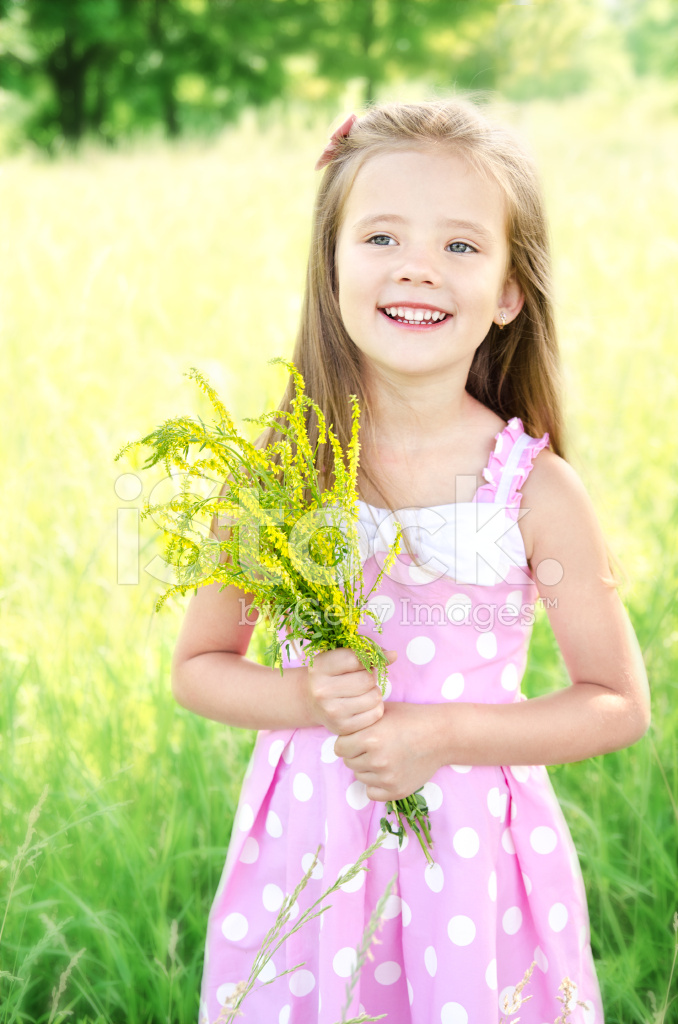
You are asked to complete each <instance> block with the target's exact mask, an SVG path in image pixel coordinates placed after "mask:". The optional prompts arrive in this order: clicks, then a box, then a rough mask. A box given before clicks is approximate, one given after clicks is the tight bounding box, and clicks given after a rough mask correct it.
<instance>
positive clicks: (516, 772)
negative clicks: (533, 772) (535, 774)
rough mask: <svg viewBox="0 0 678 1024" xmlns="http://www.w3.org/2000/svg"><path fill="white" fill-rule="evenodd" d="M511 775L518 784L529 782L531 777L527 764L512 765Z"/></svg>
mask: <svg viewBox="0 0 678 1024" xmlns="http://www.w3.org/2000/svg"><path fill="white" fill-rule="evenodd" d="M511 775H512V776H513V778H514V779H515V780H516V782H527V780H528V779H529V777H530V769H529V767H528V765H526V764H514V765H511Z"/></svg>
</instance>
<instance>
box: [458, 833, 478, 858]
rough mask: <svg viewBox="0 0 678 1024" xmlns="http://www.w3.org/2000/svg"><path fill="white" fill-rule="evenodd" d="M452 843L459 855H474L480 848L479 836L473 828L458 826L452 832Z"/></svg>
mask: <svg viewBox="0 0 678 1024" xmlns="http://www.w3.org/2000/svg"><path fill="white" fill-rule="evenodd" d="M452 845H453V846H454V848H455V850H456V851H457V853H458V854H459V856H460V857H475V855H476V854H477V852H478V850H479V849H480V838H479V836H478V833H477V832H476V830H475V829H474V828H468V827H467V828H460V829H459V831H458V832H455V833H454V838H453V840H452Z"/></svg>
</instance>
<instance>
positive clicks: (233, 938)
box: [200, 417, 603, 1024]
mask: <svg viewBox="0 0 678 1024" xmlns="http://www.w3.org/2000/svg"><path fill="white" fill-rule="evenodd" d="M548 440H549V439H548V434H545V435H544V436H543V437H542V438H539V439H537V438H533V437H530V436H529V435H528V434H526V433H525V431H524V429H523V424H522V422H521V420H520V419H518V418H517V417H514V418H513V419H512V420H510V421H509V423H508V425H507V426H506V427H505V428H504V430H503V431H501V433H499V434H497V435H496V446H495V449H494V452H493V453H492V454H491V456H490V461H489V464H488V466H487V468H486V469H485V470H484V471H483V477H484V480H485V483H484V484H483V485H482V486H481V487H480V488H479V489H478V490H477V491H476V493H475V495H474V497H473V500H472V501H469V502H461V503H456V504H450V505H443V506H436V507H433V508H423V509H421V508H420V509H400V510H398V512H397V514H396V515H395V516H393V515H391V514H390V513H389V512H388V511H387V510H384V509H377V508H374V507H372V506H369V505H366V504H365V503H363V502H361V504H360V523H361V529H362V530H363V533H364V537H363V540H364V542H365V556H366V557H365V560H364V576H365V592H367V591H368V590H369V589H370V587H371V586H372V583H373V581H374V579H375V578H376V575H377V573H378V571H379V568H380V567H381V565H382V564H383V559H384V555H385V552H386V551H387V550H388V547H389V545H390V543H391V541H392V539H393V536H394V533H395V523H396V521H397V522H400V523H401V524H402V525H403V527H406V526H409V527H411V529H410V530H409V534H408V535H409V537H410V540H411V545H412V547H413V549H414V550H415V551H416V553H417V562H416V563H413V562H412V560H411V559H410V557H409V556H408V555H407V553H405V552H404V549H403V553H402V554H400V555H399V557H398V561H397V562H396V565H395V566H394V568H393V570H392V571H391V573H390V575H389V576H387V577H385V578H384V580H383V581H382V584H381V585H380V588H379V592H378V593H375V594H374V595H373V597H372V599H371V601H372V605H373V607H375V608H376V609H378V611H379V615H380V618H381V621H382V623H383V632H382V633H381V634H379V633H378V632H377V631H376V629H375V627H374V624H373V622H372V620H370V619H368V622H367V623H366V624H365V625H364V626H363V627H361V629H362V631H363V632H364V633H365V634H369V635H374V636H375V638H376V639H377V640H378V641H379V642H380V643H381V644H382V645H383V647H385V648H386V649H393V650H397V651H398V659H397V661H396V662H395V663H394V664H393V665H392V666H391V667H390V669H389V682H388V687H387V694H386V698H385V699H386V700H392V701H404V702H409V703H420V704H445V703H448V702H454V701H471V702H474V703H493V704H507V703H510V702H512V701H519V700H525V699H527V698H526V697H525V696H524V695H523V694H521V690H520V683H521V679H522V676H523V672H524V669H525V664H526V658H527V648H528V643H529V639H530V634H531V631H532V625H533V621H534V605H535V602H536V600H537V598H538V592H537V588H536V585H535V582H534V579H533V577H532V575H531V571H530V569H529V567H528V565H527V559H526V556H525V548H524V545H523V541H522V536H521V533H520V529H519V526H518V520H519V518H520V517H521V516H522V515H524V514H526V510H525V509H521V508H520V502H521V494H520V487H521V486H522V484H523V482H524V481H525V479H526V478H527V476H528V474H529V472H530V470H531V468H532V464H533V460H534V458H535V456H536V455H537V453H538V452H539V451H541V449H542V448H544V447H546V446H547V444H548ZM284 664H285V665H286V666H294V665H299V664H300V661H299V659H298V658H292V659H291V660H289V661H288V660H287V658H286V659H285V662H284ZM555 728H556V725H555V724H554V729H555ZM335 741H336V736H334V735H333V734H331V733H329V732H328V731H327V730H326V729H325V728H324V727H321V726H318V727H314V728H306V729H286V730H276V731H266V730H263V731H260V732H259V733H258V734H257V740H256V744H255V748H254V751H253V754H252V759H251V761H250V764H249V765H248V768H247V771H246V774H245V779H244V782H243V787H242V792H241V795H240V801H239V804H238V809H237V812H236V817H235V821H234V825H233V833H232V836H231V842H230V847H229V852H228V857H227V860H226V865H225V867H224V872H223V875H222V878H221V882H220V884H219V887H218V890H217V893H216V896H215V899H214V903H213V906H212V909H211V912H210V917H209V924H208V932H207V942H206V948H205V968H204V974H203V984H202V992H201V999H200V1024H214V1022H215V1021H216V1020H217V1018H218V1017H219V1013H220V1011H221V1009H222V1007H223V1004H224V1002H225V1000H226V999H227V997H228V996H229V995H230V993H231V992H232V991H233V989H234V988H235V986H236V984H237V982H239V981H241V980H246V979H247V978H248V977H249V974H250V970H251V966H252V963H253V960H254V957H255V954H256V953H257V951H258V949H259V947H260V946H261V943H262V941H263V939H264V936H265V935H266V933H267V932H268V930H269V929H270V928H271V926H272V925H273V923H274V921H275V919H276V916H277V913H278V910H279V908H280V905H281V903H282V900H283V898H284V896H285V894H286V893H291V892H292V891H293V890H294V888H295V887H296V886H297V884H298V883H299V881H300V880H301V878H302V876H303V874H304V872H305V871H306V870H307V869H308V867H309V866H310V864H311V861H312V858H313V854H314V852H315V850H316V848H317V847H318V846H319V845H320V846H321V850H320V858H319V862H318V864H317V865H316V868H315V870H314V872H313V875H312V877H311V879H310V881H309V883H308V885H307V887H306V888H305V889H304V890H303V891H302V893H301V894H300V896H299V898H298V901H297V903H296V904H295V906H294V907H293V911H292V918H291V920H290V922H289V923H288V925H287V929H289V928H290V927H291V926H292V925H293V923H294V921H295V920H296V919H297V917H298V916H299V914H300V913H303V911H304V910H305V909H306V908H307V907H309V906H310V905H311V903H313V902H314V901H315V900H317V899H318V897H319V896H320V895H321V893H322V892H323V891H324V890H325V889H327V888H329V886H331V885H332V884H333V883H334V882H335V880H336V879H337V877H338V876H339V875H340V874H342V873H343V872H344V871H345V870H346V868H347V867H349V866H350V865H351V864H353V863H354V862H355V861H356V860H357V859H358V857H359V856H360V854H361V853H362V852H363V851H364V850H365V849H366V848H367V847H368V846H369V845H370V844H372V843H373V842H374V841H375V839H376V838H377V837H378V836H379V834H380V819H381V818H382V817H383V816H385V814H386V810H385V805H384V803H383V802H377V801H372V800H370V799H368V797H367V792H366V788H365V786H364V784H363V783H361V782H359V781H357V780H356V778H355V776H354V775H353V772H352V771H351V770H350V769H349V768H347V767H346V765H345V764H344V762H343V761H342V760H341V758H338V757H337V756H336V755H335V753H334V743H335ZM424 795H425V797H426V800H427V803H428V807H429V811H430V822H431V831H432V836H433V840H434V847H433V851H432V853H433V857H434V861H435V863H434V864H433V865H432V866H429V865H427V862H426V858H425V856H424V853H423V851H422V849H421V847H420V845H419V843H418V841H417V839H416V837H415V838H413V837H411V836H410V837H407V838H406V840H405V841H404V842H403V845H402V847H400V848H399V847H398V841H397V838H396V837H395V836H389V837H388V838H387V839H386V841H385V843H384V844H383V846H382V847H380V848H379V849H378V850H377V851H376V853H374V854H373V855H372V857H371V858H370V859H369V860H368V861H367V867H368V869H369V870H367V871H360V872H359V873H358V875H357V877H356V878H355V879H353V880H352V881H350V882H348V883H346V884H345V885H344V886H343V887H342V888H341V889H339V890H338V891H337V892H336V893H334V894H333V895H332V896H331V897H329V900H328V902H329V903H330V907H329V909H328V910H327V911H326V912H325V913H323V914H322V915H321V916H320V917H316V918H313V919H312V920H310V921H308V922H307V923H306V924H304V925H303V927H302V928H300V930H299V931H298V932H296V933H295V934H294V935H292V936H291V937H290V938H289V939H288V940H287V941H286V942H285V943H284V944H283V946H282V947H281V948H280V949H279V950H278V952H277V953H276V954H275V956H274V957H273V960H272V962H270V963H269V964H268V966H267V968H266V969H265V970H264V972H263V974H262V975H260V977H259V980H258V981H257V982H256V983H255V987H254V990H253V991H252V992H251V993H250V994H249V995H248V996H247V997H246V999H245V1001H244V1003H243V1006H242V1013H243V1017H242V1018H239V1019H242V1020H243V1021H245V1022H248V1021H252V1022H257V1024H337V1022H339V1021H340V1020H341V1013H342V1008H343V1007H344V1004H345V1001H346V987H347V982H348V980H349V977H350V975H351V972H352V968H353V966H354V964H355V952H354V951H355V949H356V947H358V946H359V944H360V942H361V939H362V934H363V930H364V928H365V926H366V925H367V923H368V921H369V919H370V915H371V913H372V911H373V910H374V907H375V906H376V903H377V901H378V900H379V898H380V897H381V895H382V893H383V892H384V890H385V888H386V885H387V883H388V881H389V880H390V879H391V878H392V876H393V875H396V876H397V881H396V884H395V888H394V890H393V891H392V894H391V896H390V897H389V899H388V902H387V903H386V907H385V912H384V915H383V919H382V925H381V928H380V930H379V931H378V932H377V933H376V936H377V938H378V940H379V941H378V943H375V944H373V945H372V947H371V953H372V957H373V958H372V959H367V960H366V961H365V964H364V966H363V968H362V970H361V973H360V977H359V981H358V984H357V985H356V987H355V989H354V994H353V998H352V1000H351V1003H350V1006H349V1018H348V1019H350V1017H352V1016H357V1015H359V1014H360V1013H361V1012H362V1011H365V1012H367V1013H368V1014H370V1015H373V1016H377V1015H378V1014H387V1017H386V1018H385V1019H386V1020H387V1021H389V1022H391V1024H438V1022H441V1024H498V1022H499V1020H500V1018H501V1017H503V1018H504V1021H508V1020H509V1019H513V1016H514V1014H515V1013H517V1014H518V1015H519V1016H520V1021H521V1024H553V1021H554V1020H555V1019H556V1017H557V1016H558V1015H559V1014H560V1013H561V1012H562V1010H563V1006H562V1004H561V1003H560V1002H559V1001H558V999H557V996H558V995H559V994H560V995H562V992H560V993H559V990H558V987H559V985H560V983H561V981H562V980H563V978H564V977H565V976H567V977H569V978H570V979H571V980H572V981H573V982H574V983H575V986H576V994H575V998H574V1000H573V1001H572V1005H573V1011H572V1013H571V1014H570V1017H569V1018H568V1019H569V1021H570V1022H571V1024H603V1008H602V1004H601V999H600V992H599V987H598V981H597V978H596V972H595V967H594V963H593V959H592V955H591V946H590V933H589V920H588V911H587V905H586V895H585V892H584V886H583V882H582V876H581V870H580V866H579V861H578V859H577V853H576V850H575V848H574V844H573V842H572V839H571V836H570V832H569V830H568V827H567V824H566V822H565V819H564V817H563V814H562V811H561V809H560V806H559V804H558V801H557V798H556V796H555V793H554V791H553V788H552V786H551V782H550V779H549V776H548V773H547V771H546V768H545V767H544V766H543V765H507V766H495V765H474V766H472V767H471V766H469V765H462V764H451V765H444V766H443V767H441V768H440V769H438V771H436V773H435V774H434V775H433V777H432V778H431V779H430V780H429V781H428V782H427V783H426V785H425V787H424ZM391 820H392V821H393V816H391ZM532 961H536V967H535V968H534V970H533V973H532V977H531V979H530V982H529V983H528V984H527V986H526V987H525V988H524V989H523V997H525V996H528V995H531V998H530V999H526V998H523V1002H522V1005H521V1006H520V1009H519V1010H517V1011H514V1014H508V1013H507V1012H506V1010H505V1007H504V999H505V997H508V998H509V1000H510V999H511V998H512V996H513V992H514V988H515V986H516V985H517V984H518V982H519V981H520V980H521V979H522V977H523V975H524V973H525V971H526V970H527V968H528V967H529V966H530V964H531V963H532ZM302 963H303V966H301V967H299V968H298V969H297V970H295V971H293V972H292V973H290V974H285V975H283V976H282V977H276V975H280V974H281V973H282V972H283V971H288V970H290V969H291V968H293V967H295V966H296V965H298V964H302ZM271 979H275V980H271ZM267 981H271V983H270V984H262V983H264V982H267ZM517 1000H518V1002H520V996H518V997H517ZM577 1001H578V1002H577ZM580 1004H583V1005H580Z"/></svg>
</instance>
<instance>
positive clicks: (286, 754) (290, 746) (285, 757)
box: [282, 740, 294, 764]
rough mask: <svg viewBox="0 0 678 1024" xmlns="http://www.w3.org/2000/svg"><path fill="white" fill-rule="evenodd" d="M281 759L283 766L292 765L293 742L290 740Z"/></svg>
mask: <svg viewBox="0 0 678 1024" xmlns="http://www.w3.org/2000/svg"><path fill="white" fill-rule="evenodd" d="M282 758H283V761H284V762H285V764H292V760H293V759H294V740H290V741H289V743H288V744H287V746H286V747H285V749H284V750H283V753H282Z"/></svg>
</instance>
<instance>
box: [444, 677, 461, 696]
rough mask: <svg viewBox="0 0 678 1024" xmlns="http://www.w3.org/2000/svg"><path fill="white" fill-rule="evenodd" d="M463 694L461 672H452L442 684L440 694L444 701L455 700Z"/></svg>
mask: <svg viewBox="0 0 678 1024" xmlns="http://www.w3.org/2000/svg"><path fill="white" fill-rule="evenodd" d="M463 692H464V677H463V675H462V674H461V672H453V673H452V675H451V676H448V677H447V679H446V680H445V682H444V683H443V688H442V690H441V693H442V695H443V697H444V698H445V700H456V699H457V697H461V695H462V693H463Z"/></svg>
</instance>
